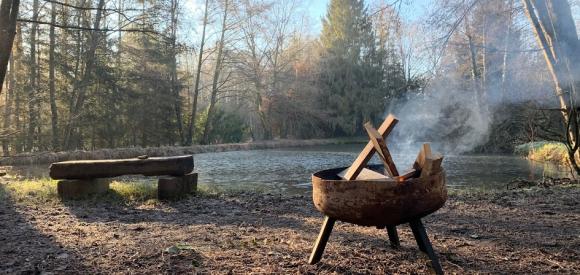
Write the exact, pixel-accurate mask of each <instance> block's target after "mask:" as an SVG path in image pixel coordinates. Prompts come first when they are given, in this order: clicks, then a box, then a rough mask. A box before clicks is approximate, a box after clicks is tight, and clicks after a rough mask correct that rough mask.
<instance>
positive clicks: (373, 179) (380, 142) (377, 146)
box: [309, 115, 447, 274]
mask: <svg viewBox="0 0 580 275" xmlns="http://www.w3.org/2000/svg"><path fill="white" fill-rule="evenodd" d="M397 122H398V120H397V118H396V117H394V116H393V115H389V116H388V117H387V118H386V119H385V121H384V122H383V123H382V125H381V126H380V127H379V129H378V130H377V129H375V128H374V127H373V126H372V125H371V124H370V123H367V124H365V129H366V131H367V133H368V135H369V142H368V143H367V145H366V146H365V147H364V149H363V150H362V151H361V153H360V154H359V155H358V157H357V158H356V160H355V161H354V162H353V164H352V165H351V166H350V167H342V168H334V169H328V170H322V171H319V172H316V173H314V174H313V175H312V199H313V201H314V205H315V207H316V208H317V209H318V210H319V211H320V212H322V213H323V214H324V215H325V218H324V222H323V223H322V228H321V229H320V234H319V235H318V239H317V240H316V243H315V244H314V248H313V249H312V254H311V255H310V260H309V263H310V264H315V263H317V262H319V261H320V259H321V258H322V254H323V253H324V248H325V247H326V243H327V242H328V239H329V237H330V234H331V233H332V228H333V227H334V223H335V222H336V221H337V220H338V221H342V222H348V223H353V224H357V225H361V226H376V227H377V228H385V227H386V228H387V233H388V236H389V240H390V242H391V245H392V246H393V247H398V246H399V236H398V235H397V228H396V226H398V225H401V224H404V223H409V225H410V227H411V230H412V231H413V236H414V237H415V240H416V241H417V246H419V249H420V250H421V251H423V252H425V253H427V255H428V256H429V258H430V259H431V264H432V267H433V269H434V270H435V273H437V274H443V269H442V268H441V264H440V263H439V259H438V258H437V255H435V252H434V251H433V248H432V246H431V242H430V241H429V237H428V236H427V232H426V231H425V227H424V226H423V223H422V222H421V218H423V217H425V216H427V215H429V214H431V213H433V212H435V211H437V209H439V208H441V207H442V206H443V205H444V204H445V201H446V200H447V189H446V187H445V170H443V168H442V167H441V163H442V161H443V156H442V155H439V154H433V153H432V152H431V147H430V145H429V144H428V143H426V144H423V146H422V147H421V150H420V151H419V155H418V156H417V159H416V160H415V163H414V164H413V167H412V169H410V170H408V171H407V172H405V173H402V174H400V173H399V170H398V169H397V167H396V165H395V163H394V162H393V158H392V156H391V153H390V150H389V149H388V147H387V144H386V139H387V137H388V135H389V133H390V132H391V131H392V129H393V128H394V126H395V125H396V124H397ZM374 153H377V154H378V155H379V157H380V159H381V160H382V162H383V165H374V166H367V163H368V161H369V160H370V159H371V157H372V155H373V154H374ZM365 167H366V168H365ZM369 169H370V170H369ZM363 172H364V173H363ZM387 174H388V176H387Z"/></svg>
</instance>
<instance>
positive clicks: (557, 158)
mask: <svg viewBox="0 0 580 275" xmlns="http://www.w3.org/2000/svg"><path fill="white" fill-rule="evenodd" d="M515 153H516V154H519V155H522V156H524V157H526V158H528V159H531V160H534V161H539V162H550V163H554V164H557V165H565V166H569V165H570V158H569V157H568V150H567V148H566V145H564V144H563V143H561V142H555V141H538V142H529V143H526V144H522V145H518V146H517V147H516V148H515ZM577 161H580V159H579V158H578V157H577Z"/></svg>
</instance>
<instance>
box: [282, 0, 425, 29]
mask: <svg viewBox="0 0 580 275" xmlns="http://www.w3.org/2000/svg"><path fill="white" fill-rule="evenodd" d="M281 1H283V0H281ZM328 2H330V0H304V3H305V5H306V8H307V9H308V13H309V15H310V17H311V18H312V20H313V21H314V22H312V23H313V30H312V31H313V32H320V30H321V29H322V23H321V20H320V19H321V18H322V17H324V16H325V15H326V8H327V6H328ZM370 2H371V1H367V4H368V3H370ZM386 2H387V3H394V2H395V1H394V0H387V1H386ZM432 4H433V0H402V4H401V9H400V13H401V18H403V20H404V21H406V22H411V21H414V20H417V19H418V18H419V17H422V16H423V15H425V14H426V13H427V11H428V8H429V6H430V5H432ZM369 13H373V9H372V8H371V9H369Z"/></svg>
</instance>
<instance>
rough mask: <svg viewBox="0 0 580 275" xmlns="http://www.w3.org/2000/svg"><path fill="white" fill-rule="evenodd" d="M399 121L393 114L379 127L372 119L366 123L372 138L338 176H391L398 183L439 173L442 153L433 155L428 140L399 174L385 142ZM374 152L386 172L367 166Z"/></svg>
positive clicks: (359, 177) (348, 177)
mask: <svg viewBox="0 0 580 275" xmlns="http://www.w3.org/2000/svg"><path fill="white" fill-rule="evenodd" d="M398 122H399V120H398V119H397V118H396V117H395V116H394V115H392V114H390V115H389V116H388V117H387V118H386V119H385V121H384V122H383V124H382V125H381V126H380V127H379V129H378V130H377V129H375V128H374V127H373V126H372V124H371V123H370V122H367V123H366V124H365V129H366V131H367V134H368V136H369V139H370V141H369V142H368V143H367V145H366V146H365V148H364V149H363V151H362V152H361V153H360V154H359V156H358V157H357V159H356V160H355V161H354V162H353V164H352V165H351V166H350V167H349V168H347V169H345V170H344V171H342V172H341V173H339V174H338V176H339V177H340V178H342V179H345V180H354V179H356V180H386V179H389V178H392V179H396V180H397V181H399V182H404V181H405V180H408V179H410V178H417V177H420V178H426V177H429V176H431V175H434V174H437V173H438V172H440V171H441V163H442V162H443V156H442V155H440V154H433V153H432V151H431V146H430V145H429V143H425V144H423V146H421V150H420V151H419V155H418V156H417V159H416V160H415V163H414V164H413V167H412V168H411V169H409V170H407V171H405V172H404V173H399V170H398V169H397V166H396V165H395V162H394V161H393V158H392V156H391V152H390V151H389V148H388V147H387V144H386V139H387V137H388V136H389V134H390V133H391V131H392V130H393V128H394V127H395V125H396V124H397V123H398ZM375 152H376V153H377V154H378V155H379V157H380V159H381V160H382V162H383V165H384V167H385V174H386V175H385V174H381V173H378V172H375V171H373V170H370V169H367V168H365V166H366V165H367V163H368V161H369V160H370V159H371V157H372V156H373V154H374V153H375Z"/></svg>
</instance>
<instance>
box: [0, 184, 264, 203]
mask: <svg viewBox="0 0 580 275" xmlns="http://www.w3.org/2000/svg"><path fill="white" fill-rule="evenodd" d="M57 182H58V181H57V180H53V179H50V178H41V179H34V180H17V179H12V180H10V181H9V182H5V183H0V199H2V200H3V199H7V198H11V199H13V200H16V201H19V202H31V203H40V202H51V201H53V202H58V201H60V200H61V199H60V198H59V196H58V193H57ZM244 192H247V190H243V189H239V190H238V189H231V190H230V189H224V188H220V187H216V186H214V185H209V184H198V188H197V193H196V196H201V197H219V196H222V195H235V194H239V193H244ZM254 193H264V192H263V191H260V190H257V191H255V192H254ZM83 200H85V201H87V202H96V201H108V202H111V203H124V204H156V203H158V200H157V184H156V181H155V180H114V181H112V182H111V185H110V190H109V192H107V193H106V194H103V195H94V196H91V197H87V198H85V199H83Z"/></svg>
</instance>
